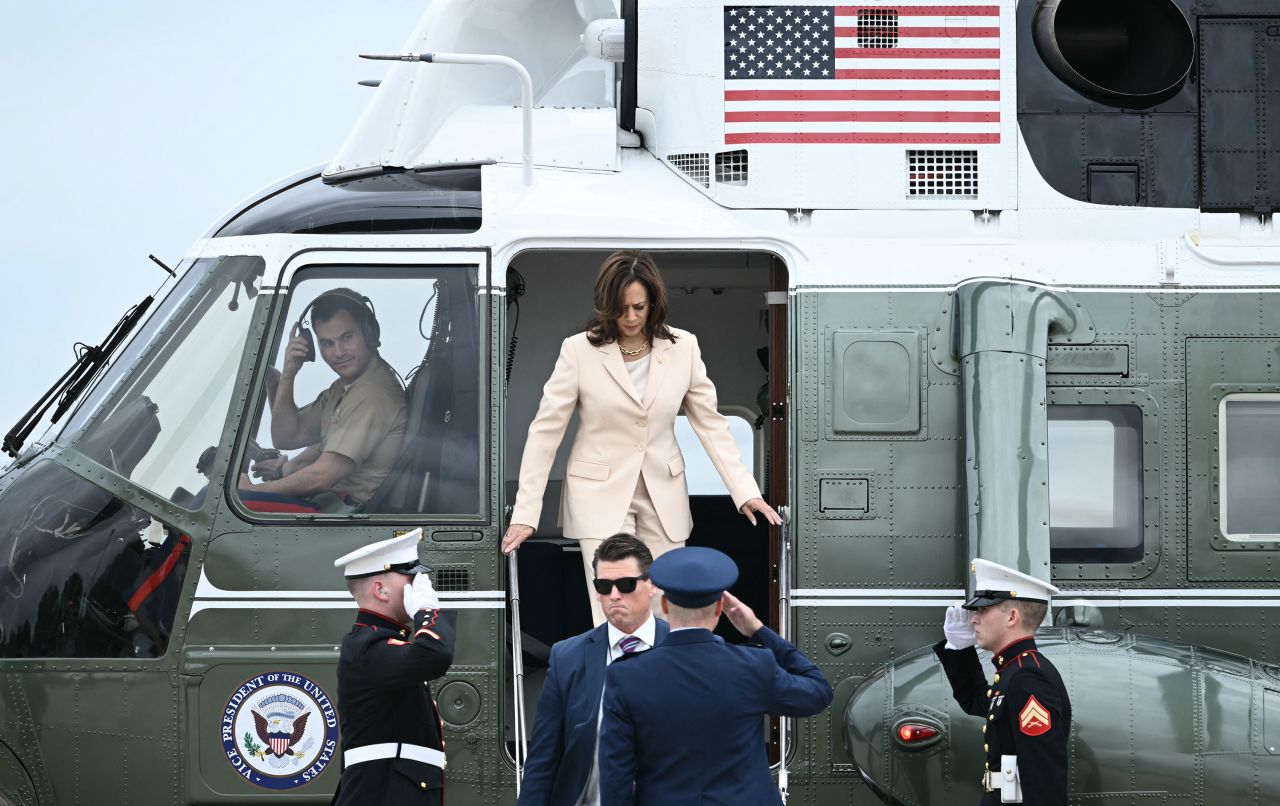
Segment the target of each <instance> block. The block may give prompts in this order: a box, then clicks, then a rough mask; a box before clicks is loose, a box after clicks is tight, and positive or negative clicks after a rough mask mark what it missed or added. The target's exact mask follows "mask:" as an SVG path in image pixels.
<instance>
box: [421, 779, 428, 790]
mask: <svg viewBox="0 0 1280 806" xmlns="http://www.w3.org/2000/svg"><path fill="white" fill-rule="evenodd" d="M419 786H421V787H422V788H423V789H426V788H427V782H426V781H423V782H422V783H421V784H419Z"/></svg>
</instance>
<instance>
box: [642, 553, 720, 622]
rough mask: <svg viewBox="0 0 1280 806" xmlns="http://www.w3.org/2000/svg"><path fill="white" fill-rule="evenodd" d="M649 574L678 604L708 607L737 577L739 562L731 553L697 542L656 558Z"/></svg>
mask: <svg viewBox="0 0 1280 806" xmlns="http://www.w3.org/2000/svg"><path fill="white" fill-rule="evenodd" d="M649 578H650V579H651V580H653V584H654V585H657V586H658V587H659V588H661V589H662V592H663V593H664V594H666V596H667V601H669V602H671V604H673V605H676V606H677V607H688V608H696V607H706V606H707V605H709V604H714V603H715V602H717V601H718V600H719V599H720V594H722V593H724V592H725V591H727V590H728V589H729V588H730V587H732V585H733V583H735V582H737V581H738V566H737V564H735V563H734V561H733V560H731V559H730V558H729V555H727V554H725V553H724V552H721V551H716V550H715V549H708V548H703V547H701V546H694V547H692V548H684V549H676V550H674V551H668V552H667V553H666V554H663V555H662V556H661V557H659V558H658V559H656V560H654V561H653V565H652V566H651V567H650V568H649Z"/></svg>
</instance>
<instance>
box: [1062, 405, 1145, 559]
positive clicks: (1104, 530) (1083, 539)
mask: <svg viewBox="0 0 1280 806" xmlns="http://www.w3.org/2000/svg"><path fill="white" fill-rule="evenodd" d="M1048 452H1049V541H1050V552H1051V555H1052V559H1053V561H1054V562H1075V563H1097V562H1133V561H1134V560H1137V559H1140V558H1141V557H1142V550H1143V547H1142V539H1143V530H1142V526H1143V523H1142V500H1143V499H1142V482H1143V479H1142V472H1143V465H1142V410H1141V409H1139V408H1138V407H1136V406H1079V405H1070V406H1068V405H1059V406H1049V445H1048Z"/></svg>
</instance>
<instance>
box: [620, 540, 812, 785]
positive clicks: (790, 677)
mask: <svg viewBox="0 0 1280 806" xmlns="http://www.w3.org/2000/svg"><path fill="white" fill-rule="evenodd" d="M650 574H651V576H652V578H653V584H654V585H656V586H657V587H658V588H660V589H662V591H663V594H664V595H663V597H662V610H663V612H664V613H666V614H667V617H668V619H670V623H671V633H670V634H669V635H668V636H667V638H666V640H664V641H662V642H661V643H660V644H659V645H658V646H657V647H655V648H654V649H653V650H652V651H650V652H646V653H645V654H644V655H641V656H639V657H635V658H630V659H628V660H627V661H626V662H625V663H617V664H614V665H613V666H610V667H609V669H608V671H607V672H606V673H605V694H604V723H603V724H602V725H601V728H600V801H601V804H602V805H603V806H615V804H617V805H618V806H630V805H631V804H633V803H634V804H641V805H643V804H653V805H654V806H684V805H685V804H689V806H693V804H724V806H756V804H780V803H782V798H781V796H779V794H778V790H777V787H776V786H775V785H774V783H773V778H772V777H771V776H770V774H769V759H768V756H767V755H766V752H765V737H764V724H765V720H764V717H765V715H766V714H773V715H777V716H813V715H814V714H817V713H818V712H820V711H822V710H823V709H825V708H826V707H827V706H828V705H830V704H831V686H830V685H829V684H828V683H827V681H826V679H825V678H824V677H823V676H822V672H820V671H818V667H817V666H815V665H813V663H812V662H811V661H810V660H809V659H808V658H806V657H805V656H804V655H802V654H801V653H800V650H798V649H796V648H795V647H794V646H792V645H791V644H790V643H788V642H787V641H786V639H784V638H782V637H781V636H780V635H778V634H777V633H775V632H774V631H773V630H771V629H769V628H768V627H766V626H764V624H763V623H762V622H761V621H760V619H758V618H756V616H755V614H754V613H752V612H751V608H749V607H747V606H746V605H744V604H743V603H742V602H741V601H739V600H738V599H737V598H736V597H734V596H733V595H732V594H730V593H728V591H727V589H728V588H729V587H730V586H731V585H732V584H733V583H734V582H735V581H736V580H737V578H738V568H737V566H736V565H734V563H733V560H731V559H729V557H728V556H726V555H724V554H722V553H720V552H718V551H716V550H715V549H708V548H684V549H680V550H679V551H672V552H669V553H667V554H664V555H662V556H661V557H659V558H658V559H657V560H655V561H654V563H653V568H652V569H651V571H650ZM721 612H723V613H724V614H725V615H726V616H728V618H729V622H730V623H731V624H733V626H734V627H735V628H736V629H737V630H738V631H739V632H741V633H742V634H744V635H747V636H749V637H750V638H751V640H752V642H754V643H755V644H757V645H758V646H734V645H732V644H726V643H725V642H724V641H723V639H721V638H719V637H717V636H716V635H715V634H714V633H712V632H711V631H712V629H714V628H715V626H716V622H717V621H719V619H720V613H721Z"/></svg>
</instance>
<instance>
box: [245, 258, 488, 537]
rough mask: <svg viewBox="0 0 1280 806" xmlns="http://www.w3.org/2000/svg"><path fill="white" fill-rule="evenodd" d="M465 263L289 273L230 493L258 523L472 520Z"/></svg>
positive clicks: (476, 458) (470, 303)
mask: <svg viewBox="0 0 1280 806" xmlns="http://www.w3.org/2000/svg"><path fill="white" fill-rule="evenodd" d="M476 299H477V297H476V289H475V280H474V267H461V266H459V267H431V268H430V269H423V270H421V271H417V272H415V271H414V270H412V269H406V268H405V267H403V266H399V267H396V268H394V269H388V270H385V271H383V270H379V269H377V268H370V267H361V268H360V269H358V270H355V269H351V268H346V269H335V268H324V269H314V270H311V271H308V272H305V273H300V274H299V275H298V279H297V281H296V282H295V285H294V287H293V289H292V291H291V294H290V298H289V300H290V301H289V307H288V310H287V311H286V313H285V316H284V318H283V319H282V324H281V326H280V327H279V329H278V331H277V334H276V348H275V351H274V359H273V361H272V364H271V367H270V368H269V369H268V370H267V372H266V375H265V377H264V383H263V389H262V391H261V394H260V398H259V399H260V401H261V402H260V403H259V409H258V412H259V418H258V423H257V426H256V429H255V431H254V440H252V441H251V442H250V444H249V445H248V449H247V451H246V470H247V472H246V473H244V474H243V475H242V476H241V477H240V482H239V485H238V486H239V492H240V499H241V502H242V503H243V504H244V506H245V508H246V509H249V510H251V511H254V512H257V513H272V512H274V513H277V514H280V515H288V514H290V513H303V512H322V513H327V514H348V513H361V514H365V513H385V514H409V513H413V514H435V515H444V514H451V515H464V516H465V515H476V514H478V513H479V511H480V484H479V482H480V461H481V452H480V438H479V430H478V424H479V421H480V419H479V414H480V395H479V377H480V376H479V357H478V356H479V353H478V349H477V338H478V335H479V329H478V326H477V321H478V320H477V309H476Z"/></svg>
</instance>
